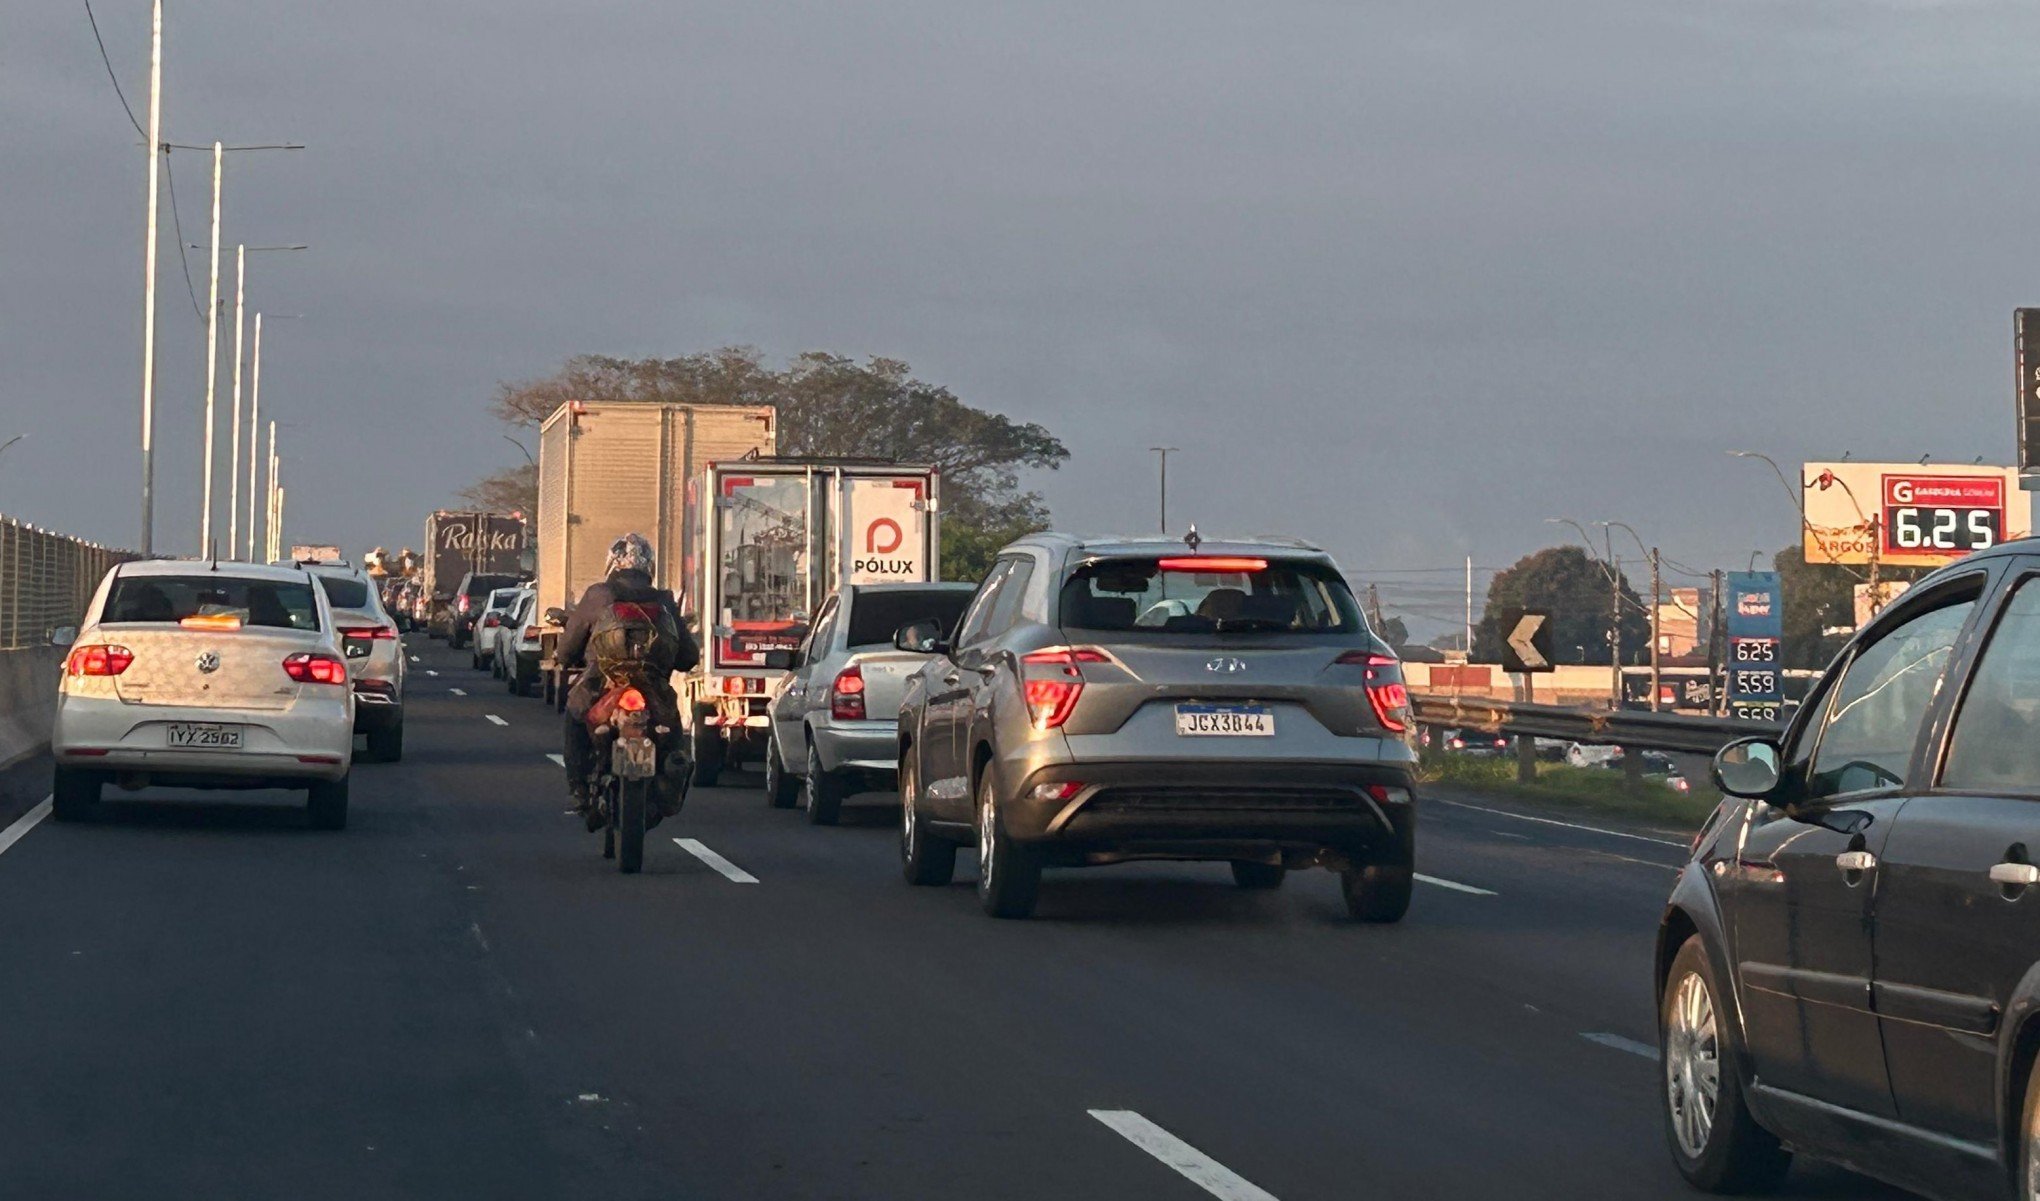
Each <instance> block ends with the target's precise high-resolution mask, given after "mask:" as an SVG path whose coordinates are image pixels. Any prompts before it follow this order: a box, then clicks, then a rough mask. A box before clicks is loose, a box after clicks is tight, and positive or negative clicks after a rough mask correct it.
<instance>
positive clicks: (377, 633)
mask: <svg viewBox="0 0 2040 1201" xmlns="http://www.w3.org/2000/svg"><path fill="white" fill-rule="evenodd" d="M340 636H341V637H342V638H368V639H374V640H377V641H390V642H394V641H396V637H397V632H396V631H395V630H393V629H391V628H390V627H389V626H354V627H352V628H349V629H345V630H342V631H340Z"/></svg>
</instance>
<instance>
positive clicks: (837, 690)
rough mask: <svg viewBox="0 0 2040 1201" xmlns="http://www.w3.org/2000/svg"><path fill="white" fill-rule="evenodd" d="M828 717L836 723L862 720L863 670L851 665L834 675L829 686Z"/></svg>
mask: <svg viewBox="0 0 2040 1201" xmlns="http://www.w3.org/2000/svg"><path fill="white" fill-rule="evenodd" d="M829 716H830V717H833V718H835V719H836V720H838V721H863V720H864V669H863V668H862V667H859V666H858V665H857V664H855V663H852V664H851V665H850V666H848V667H846V668H844V669H843V670H842V671H839V672H837V673H836V682H835V683H833V684H830V685H829Z"/></svg>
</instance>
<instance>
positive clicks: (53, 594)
mask: <svg viewBox="0 0 2040 1201" xmlns="http://www.w3.org/2000/svg"><path fill="white" fill-rule="evenodd" d="M133 557H134V556H133V555H131V554H129V553H128V552H127V551H121V550H114V549H112V548H111V547H105V546H100V545H98V544H97V543H92V542H86V541H83V540H81V539H78V538H67V537H65V536H64V535H62V534H56V533H52V532H50V531H49V530H39V529H37V528H35V527H34V526H32V525H25V524H23V523H21V522H19V521H15V520H14V519H12V518H9V517H0V651H11V650H23V649H26V648H30V647H40V646H47V645H48V638H49V632H50V631H51V630H53V629H55V628H56V627H58V626H66V625H76V624H78V619H79V618H81V617H83V616H84V615H85V606H86V605H88V604H90V603H91V601H92V593H93V590H94V589H96V588H98V587H99V581H100V580H101V579H103V578H105V576H106V573H107V571H108V570H109V569H111V568H112V567H113V565H114V564H115V563H119V562H121V561H123V560H125V559H131V558H133Z"/></svg>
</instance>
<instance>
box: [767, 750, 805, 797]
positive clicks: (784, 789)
mask: <svg viewBox="0 0 2040 1201" xmlns="http://www.w3.org/2000/svg"><path fill="white" fill-rule="evenodd" d="M799 799H800V781H798V780H796V779H794V778H793V777H792V776H789V775H787V774H786V761H785V760H784V759H782V758H781V757H780V755H779V740H778V739H777V738H774V739H771V740H769V741H767V742H766V743H765V803H766V804H768V805H770V806H772V807H773V808H774V809H791V808H793V803H794V802H795V801H797V800H799Z"/></svg>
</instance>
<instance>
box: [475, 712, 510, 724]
mask: <svg viewBox="0 0 2040 1201" xmlns="http://www.w3.org/2000/svg"><path fill="white" fill-rule="evenodd" d="M482 716H483V717H486V718H488V719H489V720H490V721H492V722H494V723H495V724H497V725H499V726H507V725H509V724H510V723H509V722H507V721H504V720H503V719H502V718H500V717H497V716H496V715H495V714H493V713H484V714H482Z"/></svg>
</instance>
